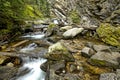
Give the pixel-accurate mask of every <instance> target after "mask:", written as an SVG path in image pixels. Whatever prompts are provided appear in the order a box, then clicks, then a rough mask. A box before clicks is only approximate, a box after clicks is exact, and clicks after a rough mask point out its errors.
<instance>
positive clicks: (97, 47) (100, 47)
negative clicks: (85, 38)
mask: <svg viewBox="0 0 120 80" xmlns="http://www.w3.org/2000/svg"><path fill="white" fill-rule="evenodd" d="M93 49H94V50H95V51H97V52H98V51H109V52H110V48H109V46H105V45H93Z"/></svg>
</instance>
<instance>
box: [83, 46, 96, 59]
mask: <svg viewBox="0 0 120 80" xmlns="http://www.w3.org/2000/svg"><path fill="white" fill-rule="evenodd" d="M81 54H82V56H84V57H87V58H89V57H91V56H92V55H93V54H95V51H94V50H93V49H91V48H89V47H84V48H83V49H82V51H81Z"/></svg>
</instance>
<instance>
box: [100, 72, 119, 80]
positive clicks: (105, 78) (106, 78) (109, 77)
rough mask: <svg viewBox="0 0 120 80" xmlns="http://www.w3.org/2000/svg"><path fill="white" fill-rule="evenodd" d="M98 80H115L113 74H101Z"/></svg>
mask: <svg viewBox="0 0 120 80" xmlns="http://www.w3.org/2000/svg"><path fill="white" fill-rule="evenodd" d="M100 80H117V76H116V74H115V73H103V74H101V75H100Z"/></svg>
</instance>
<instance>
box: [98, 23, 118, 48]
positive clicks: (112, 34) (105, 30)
mask: <svg viewBox="0 0 120 80" xmlns="http://www.w3.org/2000/svg"><path fill="white" fill-rule="evenodd" d="M96 31H97V33H98V36H99V37H100V38H101V40H102V41H103V42H105V43H107V44H110V45H112V46H118V47H120V25H119V26H117V27H114V26H112V25H111V24H109V23H102V24H100V27H99V28H98V29H97V30H96Z"/></svg>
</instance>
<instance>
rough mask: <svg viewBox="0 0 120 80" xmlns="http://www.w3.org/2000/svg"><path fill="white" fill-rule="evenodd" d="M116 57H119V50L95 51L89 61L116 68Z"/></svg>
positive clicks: (117, 65)
mask: <svg viewBox="0 0 120 80" xmlns="http://www.w3.org/2000/svg"><path fill="white" fill-rule="evenodd" d="M118 57H120V53H119V52H111V53H109V52H97V53H96V54H95V55H93V56H92V57H91V58H90V60H89V62H90V63H91V64H92V65H96V66H103V67H105V66H108V67H112V68H118V67H119V62H118Z"/></svg>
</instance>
